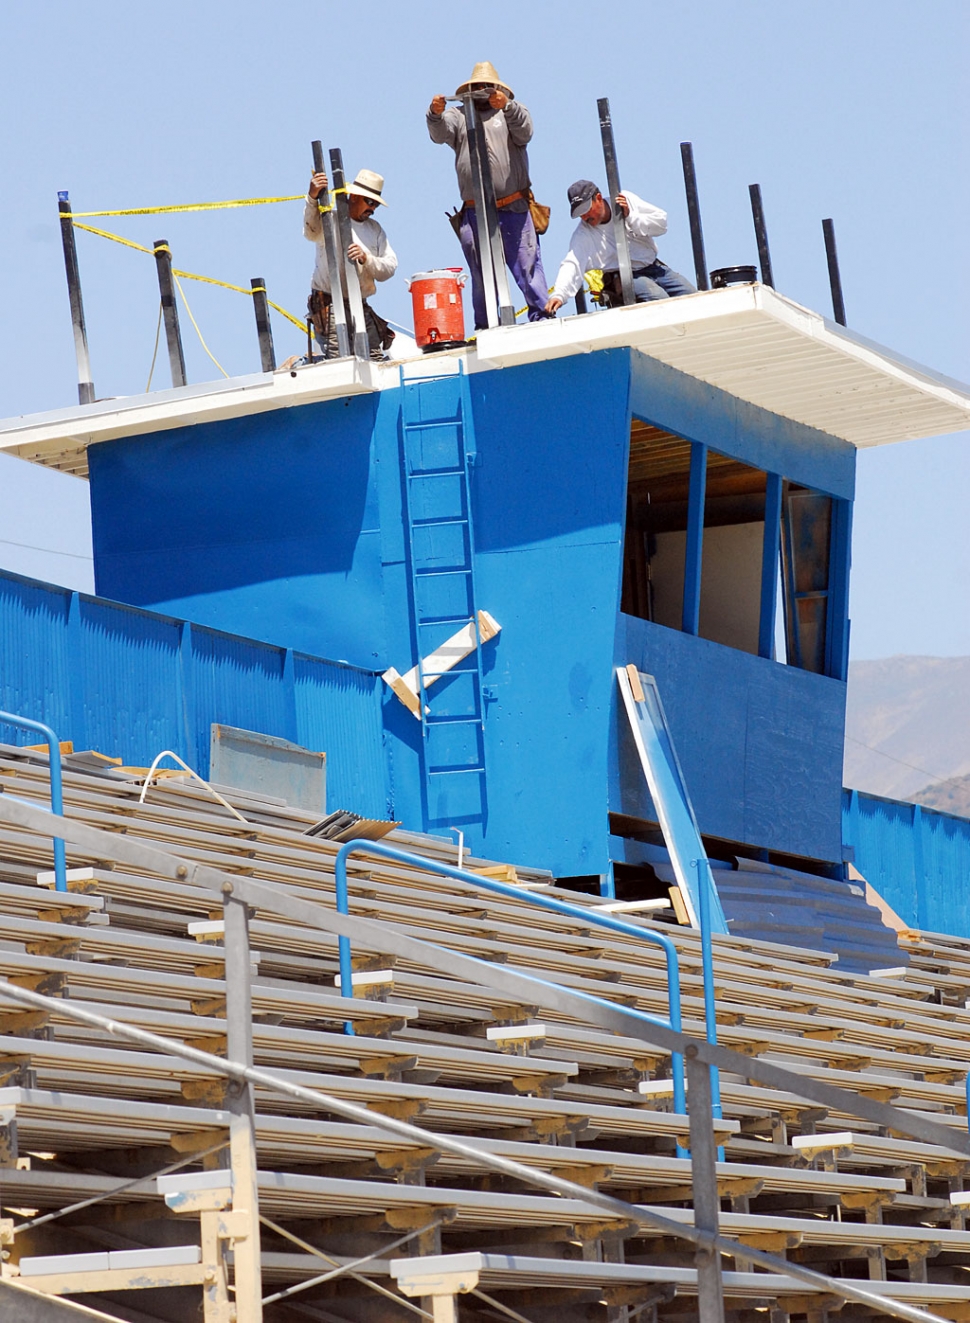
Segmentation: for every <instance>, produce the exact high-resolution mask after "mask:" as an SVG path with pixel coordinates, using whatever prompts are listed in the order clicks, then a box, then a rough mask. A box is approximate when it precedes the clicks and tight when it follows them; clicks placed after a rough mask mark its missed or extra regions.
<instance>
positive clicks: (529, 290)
mask: <svg viewBox="0 0 970 1323" xmlns="http://www.w3.org/2000/svg"><path fill="white" fill-rule="evenodd" d="M469 93H470V94H471V95H472V97H473V98H474V100H475V108H476V110H477V111H478V114H479V117H480V119H481V121H482V124H483V125H484V128H485V140H486V142H487V143H488V158H489V162H490V163H491V167H492V183H493V185H494V188H495V201H496V205H497V207H498V220H499V228H500V230H501V232H502V244H503V246H504V249H505V260H506V262H507V263H508V265H509V269H510V270H511V272H512V275H513V276H514V277H515V283H516V284H517V285H518V287H519V289H520V290H521V291H522V293H523V295H524V296H525V301H526V304H527V305H528V310H529V320H530V321H540V320H542V319H543V318H544V317H546V316H547V315H548V314H547V313H546V311H545V306H546V299H547V297H548V285H547V284H546V277H545V272H544V271H543V269H542V255H541V253H540V252H539V236H538V235H537V234H536V229H535V225H534V223H533V220H532V216H531V214H530V209H529V202H530V196H531V190H530V184H529V156H528V153H527V151H526V147H527V146H528V144H529V142H530V141H531V139H532V116H531V115H530V114H529V112H528V110H526V108H525V106H523V105H522V103H521V102H519V101H516V99H515V96H514V95H513V92H512V89H511V88H510V87H509V86H508V85H507V84H505V83H503V82H502V80H501V78H499V76H498V73H497V72H496V70H495V68H494V66H493V65H491V64H489V63H488V61H487V60H485V61H482V62H481V63H480V64H476V65H475V67H474V69H473V70H472V76H471V78H469V80H468V81H467V83H462V84H461V86H460V87H459V88H458V89H457V91H456V92H455V96H456V97H459V98H461V97H465V96H468V95H469ZM446 107H447V108H446ZM428 133H429V134H430V135H431V141H432V142H436V143H445V144H447V145H448V146H449V147H451V148H452V149H453V150H454V153H455V169H456V171H457V173H458V189H459V192H460V194H461V201H462V206H461V212H460V224H459V225H458V226H457V229H458V238H459V240H460V242H461V246H462V250H463V252H464V254H465V261H466V262H467V263H468V269H469V270H470V272H471V277H472V304H473V306H474V309H475V326H476V327H477V328H478V329H481V328H483V327H485V326H487V325H488V321H487V318H486V313H485V291H484V287H483V284H482V269H481V263H480V261H479V256H478V218H477V217H476V215H475V204H474V201H473V198H474V192H473V190H472V174H471V164H470V162H469V158H468V136H467V131H466V127H465V116H464V113H463V112H462V109H461V107H460V106H447V98H446V97H444V96H440V95H439V96H436V97H435V98H434V99H433V100H432V102H431V105H430V107H429V109H428Z"/></svg>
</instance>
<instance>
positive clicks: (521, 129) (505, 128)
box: [428, 101, 532, 211]
mask: <svg viewBox="0 0 970 1323" xmlns="http://www.w3.org/2000/svg"><path fill="white" fill-rule="evenodd" d="M476 109H478V107H477V106H476ZM478 113H479V116H480V118H481V121H482V123H483V124H484V126H485V141H486V142H487V143H488V159H489V163H490V164H491V167H492V183H493V185H494V187H495V196H496V197H497V198H504V197H508V195H509V194H510V193H518V192H519V191H520V189H521V190H527V189H528V187H529V155H528V153H527V152H526V146H527V144H528V143H529V141H530V140H531V138H532V116H531V115H530V114H529V112H528V111H527V110H526V108H525V106H523V105H521V104H520V103H519V102H518V101H509V102H508V104H507V105H506V106H505V109H504V110H494V109H493V108H492V107H491V106H485V107H484V108H483V109H480V110H479V111H478ZM428 133H429V134H430V135H431V141H432V142H438V143H447V144H448V146H449V147H451V148H453V149H454V153H455V170H456V171H457V172H458V191H459V193H460V194H461V197H462V200H463V201H465V202H470V201H471V199H472V198H473V197H474V196H475V194H474V192H473V191H472V172H471V164H470V162H469V160H468V134H467V131H466V128H465V115H464V112H463V110H462V108H461V107H460V106H449V107H448V109H447V110H445V111H444V113H443V114H441V115H433V114H432V113H431V111H430V110H429V111H428ZM528 207H529V204H528V202H527V201H526V199H525V198H519V199H518V201H516V202H510V203H509V205H508V207H507V208H504V207H503V211H504V210H508V211H527V210H528Z"/></svg>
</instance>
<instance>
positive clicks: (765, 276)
mask: <svg viewBox="0 0 970 1323" xmlns="http://www.w3.org/2000/svg"><path fill="white" fill-rule="evenodd" d="M748 196H749V197H750V198H751V218H752V220H753V221H754V235H755V238H756V239H757V240H758V262H759V264H760V266H761V283H762V285H770V286H771V288H772V289H774V287H775V280H774V277H773V275H772V274H771V253H770V252H769V251H768V227H767V226H766V225H765V209H764V207H763V206H762V204H761V185H760V184H749V185H748Z"/></svg>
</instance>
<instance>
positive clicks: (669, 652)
mask: <svg viewBox="0 0 970 1323" xmlns="http://www.w3.org/2000/svg"><path fill="white" fill-rule="evenodd" d="M615 660H616V665H627V664H628V663H629V662H634V663H635V664H636V665H638V666H639V668H640V669H641V670H643V671H646V672H647V673H649V674H651V675H654V676H655V677H656V680H657V684H658V686H659V689H660V696H661V700H662V701H663V704H664V708H665V710H666V713H667V719H668V721H669V723H670V728H671V733H672V736H673V740H674V745H675V747H676V750H677V755H678V757H679V759H680V762H681V765H682V767H683V771H684V777H685V780H686V782H687V789H688V793H689V794H690V797H691V800H692V802H693V805H694V811H695V813H696V815H697V820H698V823H699V824H700V828H701V831H703V832H705V833H706V834H708V835H711V836H723V837H726V838H727V839H729V840H735V841H745V842H749V843H750V844H753V845H758V846H761V847H763V848H766V849H771V850H778V851H782V852H788V853H792V854H801V855H808V856H811V857H813V858H817V859H826V860H832V861H837V860H839V859H840V858H841V835H840V825H841V824H840V796H841V784H842V733H843V729H844V720H845V685H844V684H842V683H841V682H839V681H838V680H830V679H827V678H826V677H825V676H820V675H812V674H810V673H809V672H807V671H799V670H795V669H794V668H792V667H787V666H779V665H778V664H777V663H775V662H771V661H768V660H766V659H764V658H761V657H753V656H751V655H750V654H748V653H745V652H738V651H736V650H735V649H734V648H726V647H724V646H722V645H721V644H719V643H712V642H710V641H709V640H707V639H700V638H693V637H691V636H689V635H686V634H682V633H680V632H679V631H678V630H674V629H666V628H665V627H664V626H663V625H654V624H651V623H650V622H649V621H646V620H638V619H635V618H634V617H632V616H620V618H619V625H618V628H617V635H616V658H615ZM620 730H621V732H622V735H621V738H620V741H619V743H617V742H616V736H615V735H614V744H613V749H612V753H611V775H610V784H611V789H610V807H611V809H612V810H613V811H614V812H618V813H630V814H632V815H633V816H635V817H641V816H651V817H652V816H655V815H654V814H652V813H649V812H648V811H646V810H649V796H647V795H646V791H645V789H642V788H641V784H642V775H641V774H640V773H639V768H638V765H637V763H636V762H635V760H634V759H633V757H632V756H631V750H630V747H629V745H628V744H627V741H626V732H625V730H624V729H623V726H622V724H621V725H620Z"/></svg>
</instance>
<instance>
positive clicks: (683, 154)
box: [680, 142, 711, 289]
mask: <svg viewBox="0 0 970 1323" xmlns="http://www.w3.org/2000/svg"><path fill="white" fill-rule="evenodd" d="M680 159H681V162H682V164H683V167H684V188H685V189H686V191H687V215H688V217H689V219H690V245H691V248H692V249H693V250H694V279H695V280H696V281H697V288H698V289H710V288H711V282H710V279H709V277H708V274H707V255H706V254H705V252H704V230H703V227H702V226H701V204H700V202H699V200H698V197H697V175H696V173H695V171H694V144H693V143H691V142H682V143H681V144H680Z"/></svg>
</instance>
